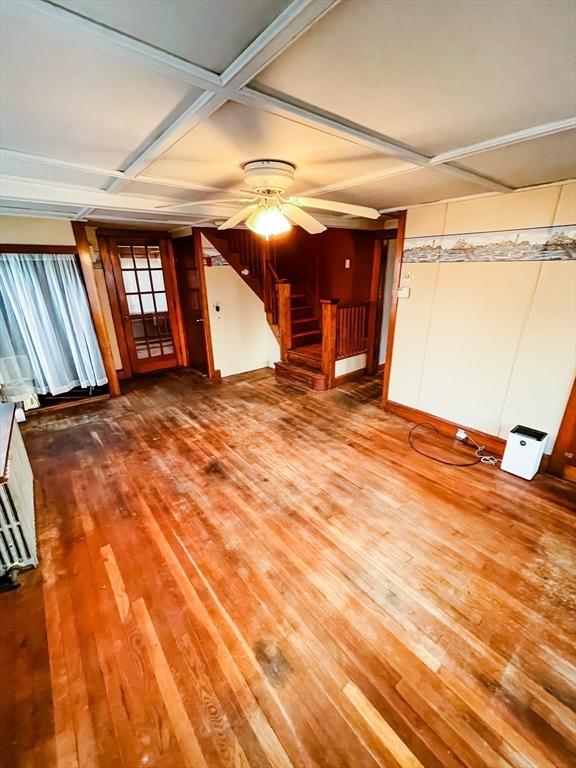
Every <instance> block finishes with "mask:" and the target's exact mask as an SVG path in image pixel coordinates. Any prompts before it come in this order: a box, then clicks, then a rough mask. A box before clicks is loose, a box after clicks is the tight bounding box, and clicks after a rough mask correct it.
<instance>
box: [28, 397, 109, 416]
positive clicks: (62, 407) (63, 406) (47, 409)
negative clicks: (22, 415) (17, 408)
mask: <svg viewBox="0 0 576 768" xmlns="http://www.w3.org/2000/svg"><path fill="white" fill-rule="evenodd" d="M110 397H111V395H95V396H94V397H82V398H79V399H78V400H70V401H69V402H66V403H58V404H57V405H46V406H44V407H43V408H30V410H28V411H26V420H28V419H29V418H30V417H34V416H44V414H47V413H58V411H66V410H68V408H76V406H81V405H92V404H93V403H103V402H104V400H110Z"/></svg>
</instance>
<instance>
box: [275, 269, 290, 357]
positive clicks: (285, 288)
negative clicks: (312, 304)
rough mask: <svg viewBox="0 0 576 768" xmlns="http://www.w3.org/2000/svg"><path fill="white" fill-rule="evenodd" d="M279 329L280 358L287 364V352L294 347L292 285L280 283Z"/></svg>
mask: <svg viewBox="0 0 576 768" xmlns="http://www.w3.org/2000/svg"><path fill="white" fill-rule="evenodd" d="M278 327H279V328H280V356H281V358H282V360H283V361H284V362H286V352H287V350H289V349H290V348H291V347H292V299H291V287H290V283H278Z"/></svg>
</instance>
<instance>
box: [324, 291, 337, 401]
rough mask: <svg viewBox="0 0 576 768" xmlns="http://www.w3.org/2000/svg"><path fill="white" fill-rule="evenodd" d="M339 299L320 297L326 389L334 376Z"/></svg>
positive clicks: (331, 385)
mask: <svg viewBox="0 0 576 768" xmlns="http://www.w3.org/2000/svg"><path fill="white" fill-rule="evenodd" d="M339 303H340V299H320V308H321V313H322V373H323V374H324V375H325V376H326V378H327V379H328V389H332V387H333V386H334V379H335V378H336V316H337V312H338V304H339Z"/></svg>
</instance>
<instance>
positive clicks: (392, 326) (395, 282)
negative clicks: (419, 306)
mask: <svg viewBox="0 0 576 768" xmlns="http://www.w3.org/2000/svg"><path fill="white" fill-rule="evenodd" d="M405 233H406V211H400V213H399V214H398V231H397V234H396V253H395V254H394V274H393V277H392V302H391V304H390V317H389V320H388V341H387V344H386V359H385V362H384V383H383V386H382V405H383V406H384V407H385V406H386V403H387V402H388V390H389V388H390V373H391V369H392V353H393V351H394V336H395V332H396V317H397V315H398V287H399V285H400V275H401V274H402V257H403V255H404V235H405Z"/></svg>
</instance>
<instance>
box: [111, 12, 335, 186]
mask: <svg viewBox="0 0 576 768" xmlns="http://www.w3.org/2000/svg"><path fill="white" fill-rule="evenodd" d="M339 2H340V0H292V2H291V3H290V5H289V6H288V7H287V8H285V9H284V10H283V11H282V13H280V14H279V15H278V16H277V17H276V18H275V19H274V21H272V23H271V24H269V25H268V27H267V28H266V29H265V30H264V31H263V32H262V33H261V34H260V35H259V36H258V37H257V38H256V39H255V40H254V41H253V42H252V43H251V44H250V45H249V46H248V48H246V49H245V50H244V51H243V52H242V53H241V54H240V56H238V58H237V59H236V60H235V61H234V62H232V64H231V65H230V66H229V67H228V69H226V70H225V72H224V74H223V75H222V76H221V77H219V78H218V83H217V87H211V88H209V89H208V90H206V91H205V93H203V94H202V95H201V96H200V97H199V98H198V99H196V100H195V101H194V102H193V103H192V104H191V105H190V106H188V107H187V108H185V109H184V110H183V111H182V112H181V113H180V114H178V115H177V116H176V118H175V119H174V120H173V122H172V123H170V124H169V125H167V126H166V127H165V129H164V130H163V132H162V133H161V134H160V136H158V137H156V138H154V139H153V140H152V141H151V142H149V144H148V145H147V146H146V147H145V148H144V149H143V150H142V152H140V153H139V155H138V156H137V157H135V158H134V159H133V160H132V161H131V162H130V163H129V164H128V165H127V166H126V167H125V168H124V169H123V170H124V172H125V173H126V174H128V175H136V174H139V173H142V171H143V170H145V169H146V168H147V167H148V166H149V165H151V164H152V163H153V162H154V161H155V160H156V159H158V158H159V157H160V156H161V155H162V154H164V152H166V151H167V150H168V149H169V148H170V147H171V146H172V145H173V144H175V143H176V142H177V141H178V140H179V139H181V138H182V137H183V136H185V135H186V134H187V133H188V132H189V131H191V130H192V129H193V128H194V127H195V126H196V125H198V123H200V122H203V121H204V120H206V119H208V118H209V117H210V115H212V114H213V113H214V112H215V111H216V110H217V109H219V108H220V107H221V106H222V105H223V104H225V103H226V102H227V101H228V100H229V99H230V97H231V96H232V95H233V94H234V93H236V91H237V90H238V89H239V88H241V87H243V86H244V85H245V83H247V82H249V81H250V80H252V79H253V78H254V77H255V76H256V75H257V74H258V72H260V71H261V70H262V69H263V68H264V67H266V66H267V65H268V64H270V62H272V61H273V60H274V59H275V58H276V57H277V56H278V55H279V54H280V53H282V51H284V50H285V49H286V48H287V47H288V46H289V45H290V44H291V43H292V42H294V40H296V39H297V38H298V37H299V36H300V35H302V34H303V33H304V32H305V31H306V30H307V29H309V28H310V27H311V26H312V25H313V24H314V23H315V22H316V21H318V19H320V18H321V17H322V16H324V15H325V14H326V13H328V11H329V10H330V9H332V8H334V7H335V6H336V5H337V4H338V3H339ZM125 185H126V181H124V180H121V179H115V180H114V181H112V183H111V184H110V185H109V187H108V189H109V190H110V191H111V192H113V191H118V190H121V189H123V188H124V186H125Z"/></svg>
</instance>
